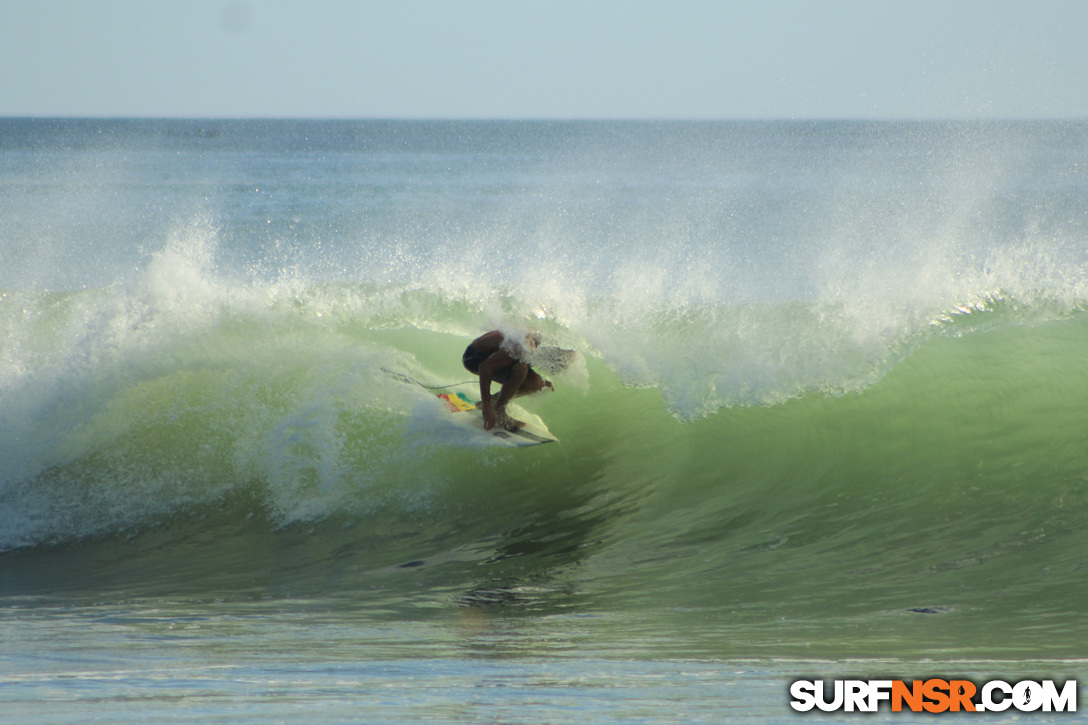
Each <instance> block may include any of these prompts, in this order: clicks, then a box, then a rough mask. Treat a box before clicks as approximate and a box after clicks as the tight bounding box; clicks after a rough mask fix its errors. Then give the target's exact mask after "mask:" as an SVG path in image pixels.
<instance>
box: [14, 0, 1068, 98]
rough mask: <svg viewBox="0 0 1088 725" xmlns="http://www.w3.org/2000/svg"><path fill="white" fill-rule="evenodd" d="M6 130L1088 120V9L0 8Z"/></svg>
mask: <svg viewBox="0 0 1088 725" xmlns="http://www.w3.org/2000/svg"><path fill="white" fill-rule="evenodd" d="M0 116H175V117H208V116H216V117H222V116H237V117H253V116H277V117H278V116H296V117H343V118H366V117H380V118H389V117H393V118H979V117H982V118H987V117H998V118H1055V117H1060V118H1088V0H1022V1H1019V2H1014V1H1011V0H894V1H888V2H885V1H882V0H857V1H845V0H825V1H821V0H807V1H803V0H752V1H751V2H729V1H726V0H722V1H719V2H714V1H712V0H704V1H702V2H697V1H695V0H661V1H651V0H645V1H640V0H628V1H627V2H619V1H604V0H544V1H537V0H488V1H485V0H383V1H377V0H356V1H354V2H353V1H350V0H66V1H65V0H0Z"/></svg>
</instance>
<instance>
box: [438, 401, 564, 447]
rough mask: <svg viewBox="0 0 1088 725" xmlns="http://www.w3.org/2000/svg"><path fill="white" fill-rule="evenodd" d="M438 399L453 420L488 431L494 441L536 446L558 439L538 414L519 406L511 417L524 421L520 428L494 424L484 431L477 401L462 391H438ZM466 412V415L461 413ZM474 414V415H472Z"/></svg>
mask: <svg viewBox="0 0 1088 725" xmlns="http://www.w3.org/2000/svg"><path fill="white" fill-rule="evenodd" d="M438 399H439V400H441V401H442V402H443V403H445V405H446V409H447V410H449V411H450V413H452V414H453V415H454V418H455V420H456V421H457V422H458V423H459V424H461V425H463V426H465V427H466V428H472V429H474V431H479V432H483V433H489V434H490V435H491V436H492V438H494V440H495V442H496V443H499V444H501V445H506V446H512V447H515V448H522V447H525V446H538V445H540V444H541V443H554V442H555V441H557V440H558V439H557V438H556V437H555V436H553V435H552V433H551V431H550V430H548V426H546V425H544V421H542V420H541V419H540V417H539V416H536V415H533V414H532V413H529V412H527V411H524V410H521V409H520V408H519V409H518V410H517V411H516V412H513V411H512V412H513V417H514V418H516V419H517V420H520V421H522V422H524V423H525V425H524V426H522V427H521V428H513V429H506V428H502V427H500V426H495V427H494V428H492V429H491V430H489V431H484V418H483V415H481V414H480V411H479V410H477V409H476V405H477V403H478V401H476V400H473V399H472V398H470V397H468V396H467V395H465V394H464V393H439V394H438ZM463 414H467V415H463ZM473 414H475V415H473Z"/></svg>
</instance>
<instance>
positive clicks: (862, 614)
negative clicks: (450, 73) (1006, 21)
mask: <svg viewBox="0 0 1088 725" xmlns="http://www.w3.org/2000/svg"><path fill="white" fill-rule="evenodd" d="M0 126H2V127H3V129H4V131H5V132H4V134H3V135H2V136H0V138H2V139H3V140H2V141H0V143H2V144H3V148H4V154H3V156H2V158H3V161H2V162H0V163H2V164H3V165H2V166H0V179H2V181H3V183H4V184H5V186H6V187H7V189H8V192H7V193H6V194H5V201H4V202H3V203H4V204H6V205H7V207H8V208H7V209H5V210H4V212H5V213H3V214H0V219H3V221H0V245H2V246H0V250H2V256H3V257H4V259H5V260H10V262H9V263H6V265H5V269H4V270H2V271H0V290H2V291H0V330H2V332H3V337H2V340H3V343H2V347H0V428H2V429H3V430H4V431H5V432H4V434H3V436H2V438H0V552H2V553H0V581H2V583H3V589H4V591H5V592H7V593H9V594H10V595H17V596H44V595H50V594H63V593H69V594H71V593H80V592H90V591H95V592H101V591H108V592H117V593H118V595H119V596H130V597H131V596H152V595H164V596H165V595H179V596H180V595H192V596H200V597H207V596H233V597H246V596H267V595H273V596H275V595H280V594H296V595H297V594H300V593H302V594H307V595H316V594H317V593H320V594H321V595H323V596H350V597H353V598H362V599H368V600H372V601H374V602H375V603H380V604H381V606H386V607H389V608H393V609H397V608H404V607H427V606H432V605H434V603H435V602H437V603H438V606H442V607H466V606H479V607H486V608H492V609H499V610H501V611H504V612H514V613H516V612H527V613H530V614H541V613H544V614H577V613H585V614H596V615H600V616H604V615H606V614H613V613H622V614H625V615H627V616H628V617H636V618H637V617H646V619H645V621H646V627H647V636H648V637H649V636H650V633H651V632H656V633H658V635H659V636H673V637H677V638H685V637H686V638H687V641H689V643H690V642H700V643H704V644H705V643H706V642H708V641H710V640H713V641H714V642H715V643H716V644H714V645H713V647H717V648H719V649H721V648H724V649H725V650H727V651H729V652H731V653H741V654H763V653H770V654H782V653H788V654H812V653H817V654H820V655H829V654H835V653H838V652H842V653H858V652H869V653H872V652H879V653H903V654H934V653H936V652H941V653H946V654H947V653H953V654H955V653H964V652H969V653H973V654H975V655H979V654H986V655H993V654H996V655H1010V654H1014V655H1015V654H1016V653H1020V652H1025V651H1030V652H1032V653H1033V655H1038V656H1048V655H1054V656H1079V655H1082V654H1083V653H1082V652H1078V651H1076V646H1075V642H1077V641H1084V640H1083V638H1082V637H1081V638H1078V637H1077V636H1076V635H1077V634H1085V632H1084V631H1083V630H1084V628H1085V624H1084V623H1083V621H1082V619H1083V618H1082V617H1081V616H1080V611H1081V608H1082V606H1081V603H1082V602H1083V601H1084V600H1085V598H1086V596H1088V591H1086V589H1088V585H1086V584H1085V581H1084V577H1083V571H1082V569H1083V566H1084V557H1083V552H1084V551H1085V550H1088V549H1086V544H1088V540H1086V534H1085V531H1086V523H1088V520H1086V519H1088V513H1086V511H1088V506H1086V504H1088V453H1086V448H1085V441H1086V440H1088V424H1086V422H1085V419H1084V401H1085V400H1086V399H1088V368H1086V366H1085V365H1084V362H1083V361H1084V360H1085V359H1086V358H1088V314H1086V310H1085V299H1086V298H1088V295H1086V288H1085V284H1086V282H1088V234H1086V233H1085V228H1084V213H1083V209H1084V208H1086V206H1085V202H1086V201H1088V198H1086V197H1088V187H1086V186H1085V183H1084V179H1083V169H1084V168H1088V144H1086V142H1085V139H1086V138H1088V135H1086V134H1085V130H1086V127H1085V126H1084V125H1083V124H1004V125H1001V124H948V125H942V124H848V123H823V124H819V123H813V124H782V123H756V124H650V123H619V124H610V123H568V124H532V123H495V124H477V123H394V122H388V123H377V122H366V123H320V122H305V123H301V122H300V123H294V122H261V123H257V122H206V123H196V122H168V121H163V122H105V121H103V122H77V121H69V122H41V121H4V122H2V123H0ZM502 326H512V327H517V326H522V327H528V326H531V327H534V328H536V329H538V330H540V331H541V332H542V333H543V334H544V335H545V336H546V337H547V338H548V339H550V340H551V341H553V342H555V343H556V344H559V345H561V346H563V347H567V348H572V349H576V350H578V351H579V352H580V353H581V360H580V361H579V363H578V364H577V365H575V366H573V367H572V368H571V369H570V370H569V371H567V372H566V373H563V374H560V375H558V376H556V377H555V383H556V392H554V393H548V394H544V395H540V396H535V397H533V398H531V399H527V400H526V401H525V402H524V403H523V405H524V407H525V408H526V409H529V410H532V411H533V412H535V413H537V414H539V415H540V416H541V417H542V418H544V420H545V421H546V422H547V423H548V425H549V427H550V428H551V430H552V431H553V432H554V433H555V434H556V435H557V436H558V437H559V439H560V443H559V444H553V445H548V446H541V447H538V448H534V449H529V450H506V449H497V448H489V447H485V446H480V445H478V444H476V443H474V442H472V441H466V440H464V439H463V438H462V437H461V436H459V435H457V433H456V432H454V431H451V430H450V429H449V427H448V421H447V420H446V418H445V415H446V414H445V413H444V411H443V409H442V408H441V407H440V406H438V405H437V404H436V401H435V400H434V397H433V393H432V392H429V391H427V390H425V389H423V388H421V387H420V386H418V385H415V384H412V383H407V382H405V380H404V379H403V377H402V376H405V375H406V376H410V377H411V378H413V379H415V380H418V381H420V382H422V383H424V384H426V385H453V386H460V385H462V384H465V383H467V385H465V386H464V387H458V388H457V389H465V390H468V391H470V392H471V391H472V389H473V385H474V382H473V381H472V379H471V375H468V374H466V373H465V371H464V370H463V369H462V368H461V367H460V354H461V351H462V350H463V348H464V346H465V345H466V344H467V342H468V341H469V340H470V339H472V338H473V337H475V336H476V335H478V334H480V332H482V331H485V330H487V329H492V328H495V327H502ZM391 373H392V374H391ZM692 612H696V613H698V616H697V617H693V616H692V614H691V613H692ZM938 615H939V616H938ZM693 619H696V620H698V623H695V622H693V621H692V620H693ZM630 621H631V620H630V618H628V619H625V620H624V622H625V624H624V626H625V627H626V626H629V625H630ZM605 622H606V623H599V624H598V625H596V626H600V627H605V628H607V626H608V624H607V617H605ZM772 624H774V627H771V626H770V625H772ZM571 626H576V625H573V624H572V625H571ZM772 629H773V631H771V630H772ZM723 642H724V644H723ZM704 644H700V645H699V646H704ZM706 646H708V647H709V646H710V645H706Z"/></svg>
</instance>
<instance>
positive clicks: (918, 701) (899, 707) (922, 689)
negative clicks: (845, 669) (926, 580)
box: [790, 678, 1077, 712]
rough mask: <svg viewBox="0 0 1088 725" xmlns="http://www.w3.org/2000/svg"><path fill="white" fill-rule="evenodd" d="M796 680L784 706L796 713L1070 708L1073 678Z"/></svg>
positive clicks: (1074, 700) (1074, 687)
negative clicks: (885, 706)
mask: <svg viewBox="0 0 1088 725" xmlns="http://www.w3.org/2000/svg"><path fill="white" fill-rule="evenodd" d="M829 685H830V686H825V684H824V681H823V680H797V681H795V682H794V683H793V684H792V685H790V697H791V698H792V699H791V700H790V707H792V708H793V709H794V710H797V711H798V712H809V711H811V710H820V711H823V712H835V711H843V712H877V711H878V710H879V709H880V705H881V703H888V705H889V706H890V707H891V711H892V712H902V711H904V710H906V711H908V712H1004V711H1005V710H1008V709H1009V708H1012V709H1014V710H1019V711H1020V712H1038V711H1041V712H1076V711H1077V682H1076V680H1066V681H1065V682H1064V683H1063V684H1062V685H1061V686H1060V687H1059V686H1058V685H1057V684H1056V683H1055V681H1054V680H1038V681H1036V680H1021V681H1020V682H1016V683H1009V682H1005V681H1004V680H990V681H989V682H986V683H984V684H982V685H981V686H979V685H976V684H975V683H974V682H971V681H970V680H941V679H936V678H932V679H928V680H912V681H911V682H906V681H904V680H835V681H834V682H833V683H829Z"/></svg>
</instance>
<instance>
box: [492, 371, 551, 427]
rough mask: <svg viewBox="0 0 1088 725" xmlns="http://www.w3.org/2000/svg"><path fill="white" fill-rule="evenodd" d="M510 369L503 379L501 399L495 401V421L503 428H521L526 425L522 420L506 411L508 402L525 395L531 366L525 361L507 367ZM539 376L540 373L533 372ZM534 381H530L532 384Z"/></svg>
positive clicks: (500, 392)
mask: <svg viewBox="0 0 1088 725" xmlns="http://www.w3.org/2000/svg"><path fill="white" fill-rule="evenodd" d="M506 370H507V371H508V372H507V373H506V376H505V378H506V379H505V380H503V381H502V389H501V390H500V391H499V399H498V400H497V401H496V402H495V422H496V423H497V424H498V425H501V426H502V427H503V428H520V427H521V426H523V425H525V424H524V423H522V422H521V421H520V420H514V419H513V418H511V417H510V416H509V415H508V414H507V412H506V404H507V403H509V402H510V400H511V399H512V398H515V397H517V396H519V395H525V392H523V391H522V388H523V387H524V383H525V382H526V380H527V379H528V378H529V372H530V370H529V366H528V365H526V364H525V363H516V364H514V365H511V366H510V367H508V368H506ZM533 375H535V376H536V377H537V378H539V377H540V376H539V375H536V373H533ZM531 384H532V383H530V385H531Z"/></svg>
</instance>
